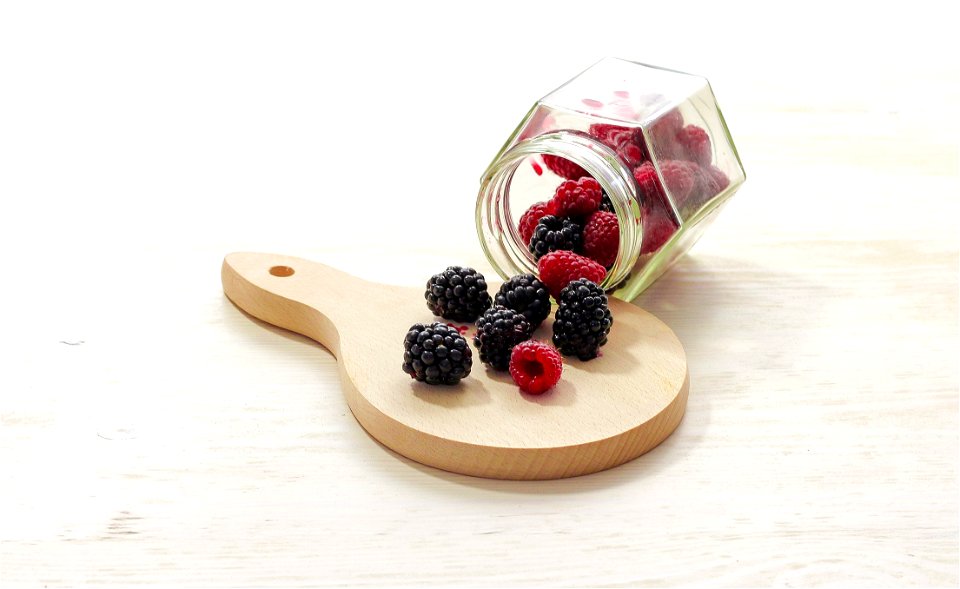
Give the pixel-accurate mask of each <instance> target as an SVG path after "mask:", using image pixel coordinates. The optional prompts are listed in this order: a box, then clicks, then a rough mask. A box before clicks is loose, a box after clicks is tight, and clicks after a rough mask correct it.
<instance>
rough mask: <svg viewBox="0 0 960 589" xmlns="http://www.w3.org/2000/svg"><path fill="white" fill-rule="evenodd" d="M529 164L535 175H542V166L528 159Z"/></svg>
mask: <svg viewBox="0 0 960 589" xmlns="http://www.w3.org/2000/svg"><path fill="white" fill-rule="evenodd" d="M530 165H531V166H533V171H534V172H536V174H537V176H543V167H542V166H541V165H540V164H538V163H537V162H536V161H534V160H530Z"/></svg>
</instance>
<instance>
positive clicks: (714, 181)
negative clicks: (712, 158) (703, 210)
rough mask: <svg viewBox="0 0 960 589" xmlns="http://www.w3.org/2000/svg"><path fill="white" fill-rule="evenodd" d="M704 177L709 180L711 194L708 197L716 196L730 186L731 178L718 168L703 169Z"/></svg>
mask: <svg viewBox="0 0 960 589" xmlns="http://www.w3.org/2000/svg"><path fill="white" fill-rule="evenodd" d="M703 172H704V176H705V177H706V178H707V179H708V183H707V186H709V190H710V193H709V195H708V196H716V195H717V194H720V192H721V191H723V190H724V189H726V187H727V186H730V178H727V175H726V174H724V173H723V170H721V169H720V168H718V167H717V166H706V167H704V168H703Z"/></svg>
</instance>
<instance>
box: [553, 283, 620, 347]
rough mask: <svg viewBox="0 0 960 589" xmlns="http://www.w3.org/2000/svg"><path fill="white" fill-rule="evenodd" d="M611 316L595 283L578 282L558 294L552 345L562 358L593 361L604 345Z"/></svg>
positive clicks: (601, 292) (605, 299)
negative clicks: (558, 299)
mask: <svg viewBox="0 0 960 589" xmlns="http://www.w3.org/2000/svg"><path fill="white" fill-rule="evenodd" d="M611 325H613V316H612V315H610V309H609V308H607V295H605V294H603V290H602V289H601V288H600V287H599V286H597V285H596V283H594V282H591V281H589V280H587V279H586V278H581V279H579V280H574V281H573V282H571V283H570V284H568V285H567V287H566V288H564V289H563V290H562V291H561V292H560V306H559V308H557V313H556V315H555V319H554V322H553V345H554V346H556V347H557V349H558V350H560V353H561V354H563V355H564V356H576V357H577V358H580V359H581V360H590V359H591V358H596V357H597V356H598V355H599V353H600V346H602V345H603V344H605V343H607V334H608V333H610V326H611Z"/></svg>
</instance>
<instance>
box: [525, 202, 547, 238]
mask: <svg viewBox="0 0 960 589" xmlns="http://www.w3.org/2000/svg"><path fill="white" fill-rule="evenodd" d="M552 214H553V205H551V203H550V202H549V201H547V202H538V203H535V204H533V205H531V206H530V208H529V209H527V210H526V212H524V213H523V215H521V216H520V223H519V225H518V229H519V230H520V237H521V238H523V243H525V244H529V243H530V238H531V237H533V230H534V229H536V228H537V223H539V222H540V218H541V217H543V216H544V215H552Z"/></svg>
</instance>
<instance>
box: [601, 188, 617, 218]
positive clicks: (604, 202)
mask: <svg viewBox="0 0 960 589" xmlns="http://www.w3.org/2000/svg"><path fill="white" fill-rule="evenodd" d="M599 210H601V211H603V212H605V213H615V212H616V211H614V210H613V201H612V200H610V197H609V196H607V193H606V192H604V193H603V196H602V197H600V209H599Z"/></svg>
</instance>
